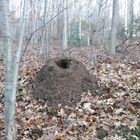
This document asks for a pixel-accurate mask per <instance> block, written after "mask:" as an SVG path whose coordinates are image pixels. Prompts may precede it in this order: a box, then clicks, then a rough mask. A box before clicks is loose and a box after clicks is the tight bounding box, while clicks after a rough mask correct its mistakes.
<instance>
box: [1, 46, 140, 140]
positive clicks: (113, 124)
mask: <svg viewBox="0 0 140 140" xmlns="http://www.w3.org/2000/svg"><path fill="white" fill-rule="evenodd" d="M83 50H84V49H83ZM83 50H82V49H81V50H80V51H79V50H78V49H72V50H71V51H68V50H67V53H68V54H69V53H70V55H71V56H74V57H77V58H78V59H79V60H81V61H82V62H83V63H84V64H85V65H86V67H87V68H88V69H89V70H90V72H91V73H94V74H96V75H97V77H98V85H99V87H102V86H103V85H104V86H105V87H107V88H108V89H109V90H108V91H102V93H101V94H100V95H95V94H94V93H90V91H89V92H88V93H83V95H82V97H81V101H80V102H79V103H78V104H77V107H76V108H75V109H73V112H72V113H71V114H70V115H67V114H65V109H64V108H61V109H60V110H59V111H58V115H57V116H53V115H51V112H48V108H47V105H46V103H45V102H43V101H41V100H40V101H37V100H34V99H33V98H32V96H31V94H30V92H31V90H32V88H31V86H30V85H31V83H32V79H33V78H34V75H35V74H36V73H37V71H38V70H39V69H40V68H41V66H42V65H43V62H42V61H41V60H39V59H38V58H34V57H31V56H29V55H27V58H26V59H25V60H24V62H23V63H22V64H23V65H22V66H21V69H20V78H19V81H18V93H17V104H16V127H17V137H18V138H19V139H28V140H98V138H97V129H98V128H103V129H104V130H106V131H107V132H108V134H107V135H108V136H105V137H104V140H125V139H126V138H123V137H122V136H118V135H116V134H115V135H112V132H113V131H114V130H115V129H117V128H118V127H119V126H120V125H125V126H128V127H129V129H132V128H135V127H136V124H137V121H136V120H138V119H139V117H140V102H139V100H140V94H139V93H140V77H139V75H140V71H138V70H137V69H136V67H135V63H126V62H123V61H120V60H115V59H113V58H110V57H106V56H105V55H100V54H99V53H98V60H99V61H98V62H97V67H96V70H93V69H92V68H93V67H94V66H93V62H92V61H91V59H89V56H90V55H91V50H90V49H87V48H86V49H85V50H84V51H83ZM85 52H86V53H85ZM52 54H53V53H52ZM54 54H55V52H54ZM27 85H28V88H26V87H27ZM0 100H1V104H0V130H1V133H2V131H3V121H1V120H3V97H2V96H1V99H0Z"/></svg>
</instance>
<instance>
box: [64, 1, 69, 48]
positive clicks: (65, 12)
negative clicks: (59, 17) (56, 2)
mask: <svg viewBox="0 0 140 140" xmlns="http://www.w3.org/2000/svg"><path fill="white" fill-rule="evenodd" d="M67 4H68V1H67V0H65V1H64V8H65V7H66V6H67ZM64 8H63V9H64ZM63 15H64V16H63V20H64V28H63V49H66V48H67V47H68V43H67V42H68V41H67V38H68V37H67V35H68V34H67V30H68V27H67V25H68V24H67V19H68V18H67V16H68V13H67V9H66V10H65V11H64V14H63Z"/></svg>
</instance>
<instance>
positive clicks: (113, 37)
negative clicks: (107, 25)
mask: <svg viewBox="0 0 140 140" xmlns="http://www.w3.org/2000/svg"><path fill="white" fill-rule="evenodd" d="M117 1H118V0H113V7H112V22H111V34H110V35H111V42H110V53H111V55H115V53H116V25H117V24H116V23H117V12H118V11H117V6H118V4H117Z"/></svg>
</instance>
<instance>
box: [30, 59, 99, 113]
mask: <svg viewBox="0 0 140 140" xmlns="http://www.w3.org/2000/svg"><path fill="white" fill-rule="evenodd" d="M88 90H90V91H91V92H95V91H96V90H97V79H96V77H95V76H91V75H90V73H89V72H88V70H87V69H86V67H85V66H84V64H83V63H82V62H79V61H77V60H76V59H74V58H70V57H69V58H66V57H59V58H53V59H50V60H48V61H47V62H46V64H45V65H44V66H43V67H42V68H41V70H40V71H39V72H38V74H37V76H36V78H35V80H34V84H33V95H34V97H35V98H39V99H43V100H45V101H47V105H48V106H49V107H50V109H51V111H52V112H55V111H56V110H57V109H58V104H61V106H62V107H65V106H68V107H71V108H74V107H75V106H76V104H77V103H78V101H80V98H81V94H82V93H84V92H88ZM67 110H68V109H67Z"/></svg>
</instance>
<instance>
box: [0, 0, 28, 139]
mask: <svg viewBox="0 0 140 140" xmlns="http://www.w3.org/2000/svg"><path fill="white" fill-rule="evenodd" d="M1 3H2V4H3V8H4V11H5V39H4V40H3V43H4V45H5V46H4V47H5V61H4V65H5V91H4V95H5V111H4V113H5V131H6V133H5V139H6V140H15V139H16V129H15V106H16V87H17V79H18V71H19V62H20V57H21V51H22V44H23V36H24V30H25V15H26V12H27V0H24V6H23V14H22V23H21V32H20V36H19V43H18V47H17V51H16V55H15V59H14V60H13V59H12V47H11V46H12V43H11V40H10V25H9V16H8V12H9V1H4V2H1Z"/></svg>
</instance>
